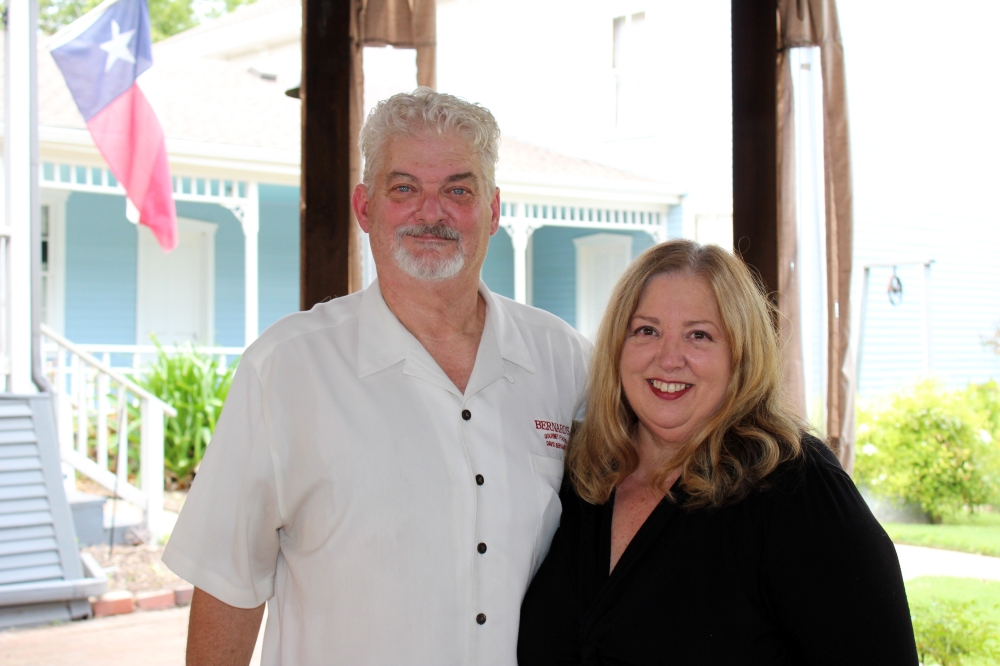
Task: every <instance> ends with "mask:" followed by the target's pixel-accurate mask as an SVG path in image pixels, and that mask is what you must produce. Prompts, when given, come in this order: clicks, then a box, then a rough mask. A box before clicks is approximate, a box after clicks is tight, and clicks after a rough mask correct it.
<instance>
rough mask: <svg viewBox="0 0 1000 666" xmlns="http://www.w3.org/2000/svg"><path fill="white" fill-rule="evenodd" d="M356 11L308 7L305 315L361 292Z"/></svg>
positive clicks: (350, 0) (347, 4) (314, 2)
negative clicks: (355, 200) (354, 206)
mask: <svg viewBox="0 0 1000 666" xmlns="http://www.w3.org/2000/svg"><path fill="white" fill-rule="evenodd" d="M357 5H358V2H357V0H303V2H302V85H301V88H300V92H299V95H300V99H301V100H302V189H301V192H302V194H301V202H300V207H301V208H300V214H301V236H300V243H301V250H300V252H301V254H300V257H301V259H300V260H301V263H300V269H299V270H300V279H301V282H300V290H299V294H300V296H299V298H300V305H301V307H302V309H303V310H307V309H309V308H311V307H312V306H313V305H315V304H316V303H319V302H322V301H325V300H328V299H331V298H336V297H338V296H344V295H346V294H349V293H351V292H352V291H355V290H357V289H359V288H360V286H361V263H360V255H359V253H358V234H359V230H358V226H357V222H356V221H355V220H354V215H353V213H352V211H351V190H352V188H353V186H354V184H355V183H356V182H357V173H358V163H359V162H360V160H359V158H358V157H357V136H358V134H357V133H358V127H359V126H360V122H361V118H360V115H361V104H360V100H358V99H356V98H357V92H356V91H357V90H360V79H359V78H358V77H360V71H361V68H360V58H361V51H360V46H359V44H358V40H357V35H356V29H355V28H354V25H355V20H354V19H355V18H356V12H357V11H358V8H357ZM356 83H357V85H356Z"/></svg>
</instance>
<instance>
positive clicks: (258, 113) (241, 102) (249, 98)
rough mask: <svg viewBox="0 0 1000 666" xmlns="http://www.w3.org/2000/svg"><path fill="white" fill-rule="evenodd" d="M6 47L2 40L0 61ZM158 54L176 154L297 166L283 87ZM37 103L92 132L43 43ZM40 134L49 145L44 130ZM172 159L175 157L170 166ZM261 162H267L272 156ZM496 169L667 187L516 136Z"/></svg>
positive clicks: (296, 134) (506, 142)
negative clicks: (245, 154)
mask: <svg viewBox="0 0 1000 666" xmlns="http://www.w3.org/2000/svg"><path fill="white" fill-rule="evenodd" d="M297 2H298V0H258V2H257V3H254V4H252V5H249V6H247V7H244V8H241V9H240V10H239V11H237V12H233V14H232V15H229V16H226V17H222V18H220V19H217V20H216V21H214V22H213V23H214V24H217V23H218V22H220V21H230V22H234V23H235V22H238V19H240V17H241V16H242V17H243V18H246V17H247V16H258V15H262V14H266V13H267V12H268V11H271V10H274V9H275V8H281V7H285V6H286V5H290V4H295V3H297ZM201 29H202V28H200V27H199V28H193V29H192V30H201ZM188 32H191V31H188ZM183 34H186V33H182V35H183ZM168 41H169V40H168ZM164 43H166V42H164ZM2 44H3V42H2V34H0V62H2V54H3V48H2ZM159 50H160V49H159V48H154V65H153V67H152V68H151V69H150V70H149V71H148V72H146V73H145V74H144V75H143V76H142V77H141V78H140V86H141V87H142V89H143V90H144V92H145V93H146V96H147V97H148V98H149V99H150V101H151V102H152V103H153V106H154V108H155V109H156V112H157V116H158V117H159V119H160V123H161V125H162V126H163V130H164V134H165V135H166V137H167V141H168V149H171V151H172V153H173V149H172V148H170V146H171V140H173V141H174V142H175V143H176V142H191V143H194V144H197V145H198V146H199V151H200V153H201V154H205V153H206V152H207V153H211V152H212V149H211V146H212V145H216V146H219V150H233V149H240V150H242V149H251V150H253V149H258V150H263V151H264V152H265V153H266V152H268V151H270V153H273V154H278V153H280V155H281V158H280V161H281V163H282V168H283V169H285V171H287V169H288V168H290V167H291V166H292V165H293V164H294V163H297V161H298V160H297V159H296V158H295V156H296V155H297V154H298V152H299V150H300V147H301V138H300V124H301V106H300V102H299V101H298V100H296V99H292V98H289V97H287V96H285V95H284V90H283V86H282V85H280V83H278V82H275V81H269V80H265V79H262V78H261V77H260V76H258V75H257V74H255V73H252V72H251V71H249V70H248V69H247V68H246V67H245V65H239V64H235V63H232V62H228V61H225V60H221V59H216V58H190V57H182V56H180V55H177V54H178V53H179V51H178V50H176V49H172V50H170V51H168V52H167V53H166V54H164V55H163V56H161V57H158V55H157V53H158V51H159ZM2 75H3V69H2V67H0V118H2V109H3V103H2V94H3V86H2ZM38 98H39V124H40V125H41V127H42V129H43V130H44V129H45V128H65V129H66V130H78V131H80V132H78V135H83V132H82V131H85V129H86V125H85V123H84V121H83V117H82V116H81V115H80V113H79V111H78V110H77V108H76V104H75V103H74V102H73V99H72V97H71V95H70V92H69V89H68V88H67V86H66V83H65V81H64V80H63V77H62V74H61V72H60V71H59V69H58V68H57V67H56V64H55V61H54V60H53V59H52V57H51V56H50V55H49V54H48V52H47V50H46V48H45V40H42V43H41V44H40V45H39V54H38ZM62 134H65V132H62ZM62 134H61V135H62ZM42 136H43V141H44V139H45V132H44V131H43V134H42ZM83 136H85V135H83ZM80 140H81V139H80V138H79V136H78V138H77V139H75V141H76V142H77V143H79V142H80ZM88 142H89V140H88ZM174 159H175V156H174V155H173V154H172V156H171V161H174ZM263 159H264V161H266V160H267V159H269V158H263ZM498 169H499V172H500V174H498V175H500V176H501V177H504V176H509V175H514V174H516V175H517V180H519V181H524V182H529V181H533V180H535V181H538V182H547V181H549V180H551V179H553V178H556V179H558V180H559V182H569V181H572V180H574V179H575V180H577V181H579V182H586V183H597V182H601V183H602V184H604V183H606V184H607V185H611V183H612V182H618V183H620V186H612V189H614V188H617V187H624V189H625V190H628V191H631V190H635V189H637V188H638V189H646V188H648V187H653V188H654V189H657V190H659V189H662V187H663V185H662V184H661V183H656V182H655V181H652V180H649V179H647V178H643V177H641V176H638V175H636V174H632V173H629V172H628V171H624V170H621V169H617V168H614V167H611V166H607V165H604V164H599V163H597V162H591V161H589V160H585V159H580V158H576V157H570V156H567V155H563V154H560V153H558V152H555V151H553V150H549V149H547V148H542V147H539V146H536V145H532V144H529V143H526V142H524V141H520V140H518V139H516V138H513V137H504V138H503V139H502V140H501V145H500V163H499V165H498ZM532 174H535V175H536V177H533V176H531V175H532ZM609 181H610V182H609ZM588 186H589V185H588Z"/></svg>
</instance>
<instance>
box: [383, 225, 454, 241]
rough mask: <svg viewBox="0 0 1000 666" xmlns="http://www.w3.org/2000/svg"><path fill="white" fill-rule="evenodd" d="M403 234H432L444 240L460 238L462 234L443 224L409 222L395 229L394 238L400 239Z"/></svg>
mask: <svg viewBox="0 0 1000 666" xmlns="http://www.w3.org/2000/svg"><path fill="white" fill-rule="evenodd" d="M403 236H434V237H436V238H443V239H445V240H453V241H457V240H462V234H460V233H459V232H458V231H456V230H455V229H452V228H451V227H448V226H445V225H443V224H411V225H409V226H406V227H399V228H398V229H396V240H397V241H399V240H402V238H403Z"/></svg>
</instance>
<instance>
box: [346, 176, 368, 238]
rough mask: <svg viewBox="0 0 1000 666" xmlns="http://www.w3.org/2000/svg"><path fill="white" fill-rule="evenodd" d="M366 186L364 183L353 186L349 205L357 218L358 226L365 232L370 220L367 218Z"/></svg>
mask: <svg viewBox="0 0 1000 666" xmlns="http://www.w3.org/2000/svg"><path fill="white" fill-rule="evenodd" d="M369 203H370V201H369V199H368V188H367V187H365V184H364V183H358V184H357V185H355V187H354V194H353V195H351V207H352V208H354V216H355V217H356V218H358V226H359V227H361V230H362V231H364V232H365V233H366V234H367V233H369V229H370V228H371V221H370V220H369V218H368V204H369Z"/></svg>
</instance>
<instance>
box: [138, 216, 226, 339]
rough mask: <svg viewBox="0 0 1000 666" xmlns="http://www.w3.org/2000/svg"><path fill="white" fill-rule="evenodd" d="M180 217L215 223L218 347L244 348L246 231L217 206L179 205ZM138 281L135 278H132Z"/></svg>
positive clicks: (216, 331)
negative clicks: (244, 244) (244, 248)
mask: <svg viewBox="0 0 1000 666" xmlns="http://www.w3.org/2000/svg"><path fill="white" fill-rule="evenodd" d="M177 215H178V216H180V217H189V218H191V219H193V220H203V221H205V222H214V223H215V224H217V225H218V229H217V230H216V232H215V341H214V342H215V344H217V345H223V346H230V345H231V346H242V345H243V310H244V308H243V294H244V291H243V229H242V227H241V226H240V223H239V220H237V219H236V216H235V215H233V214H232V212H230V211H229V210H228V209H226V208H223V207H222V206H219V205H216V204H204V203H191V202H190V201H178V202H177ZM133 279H135V278H133Z"/></svg>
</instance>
